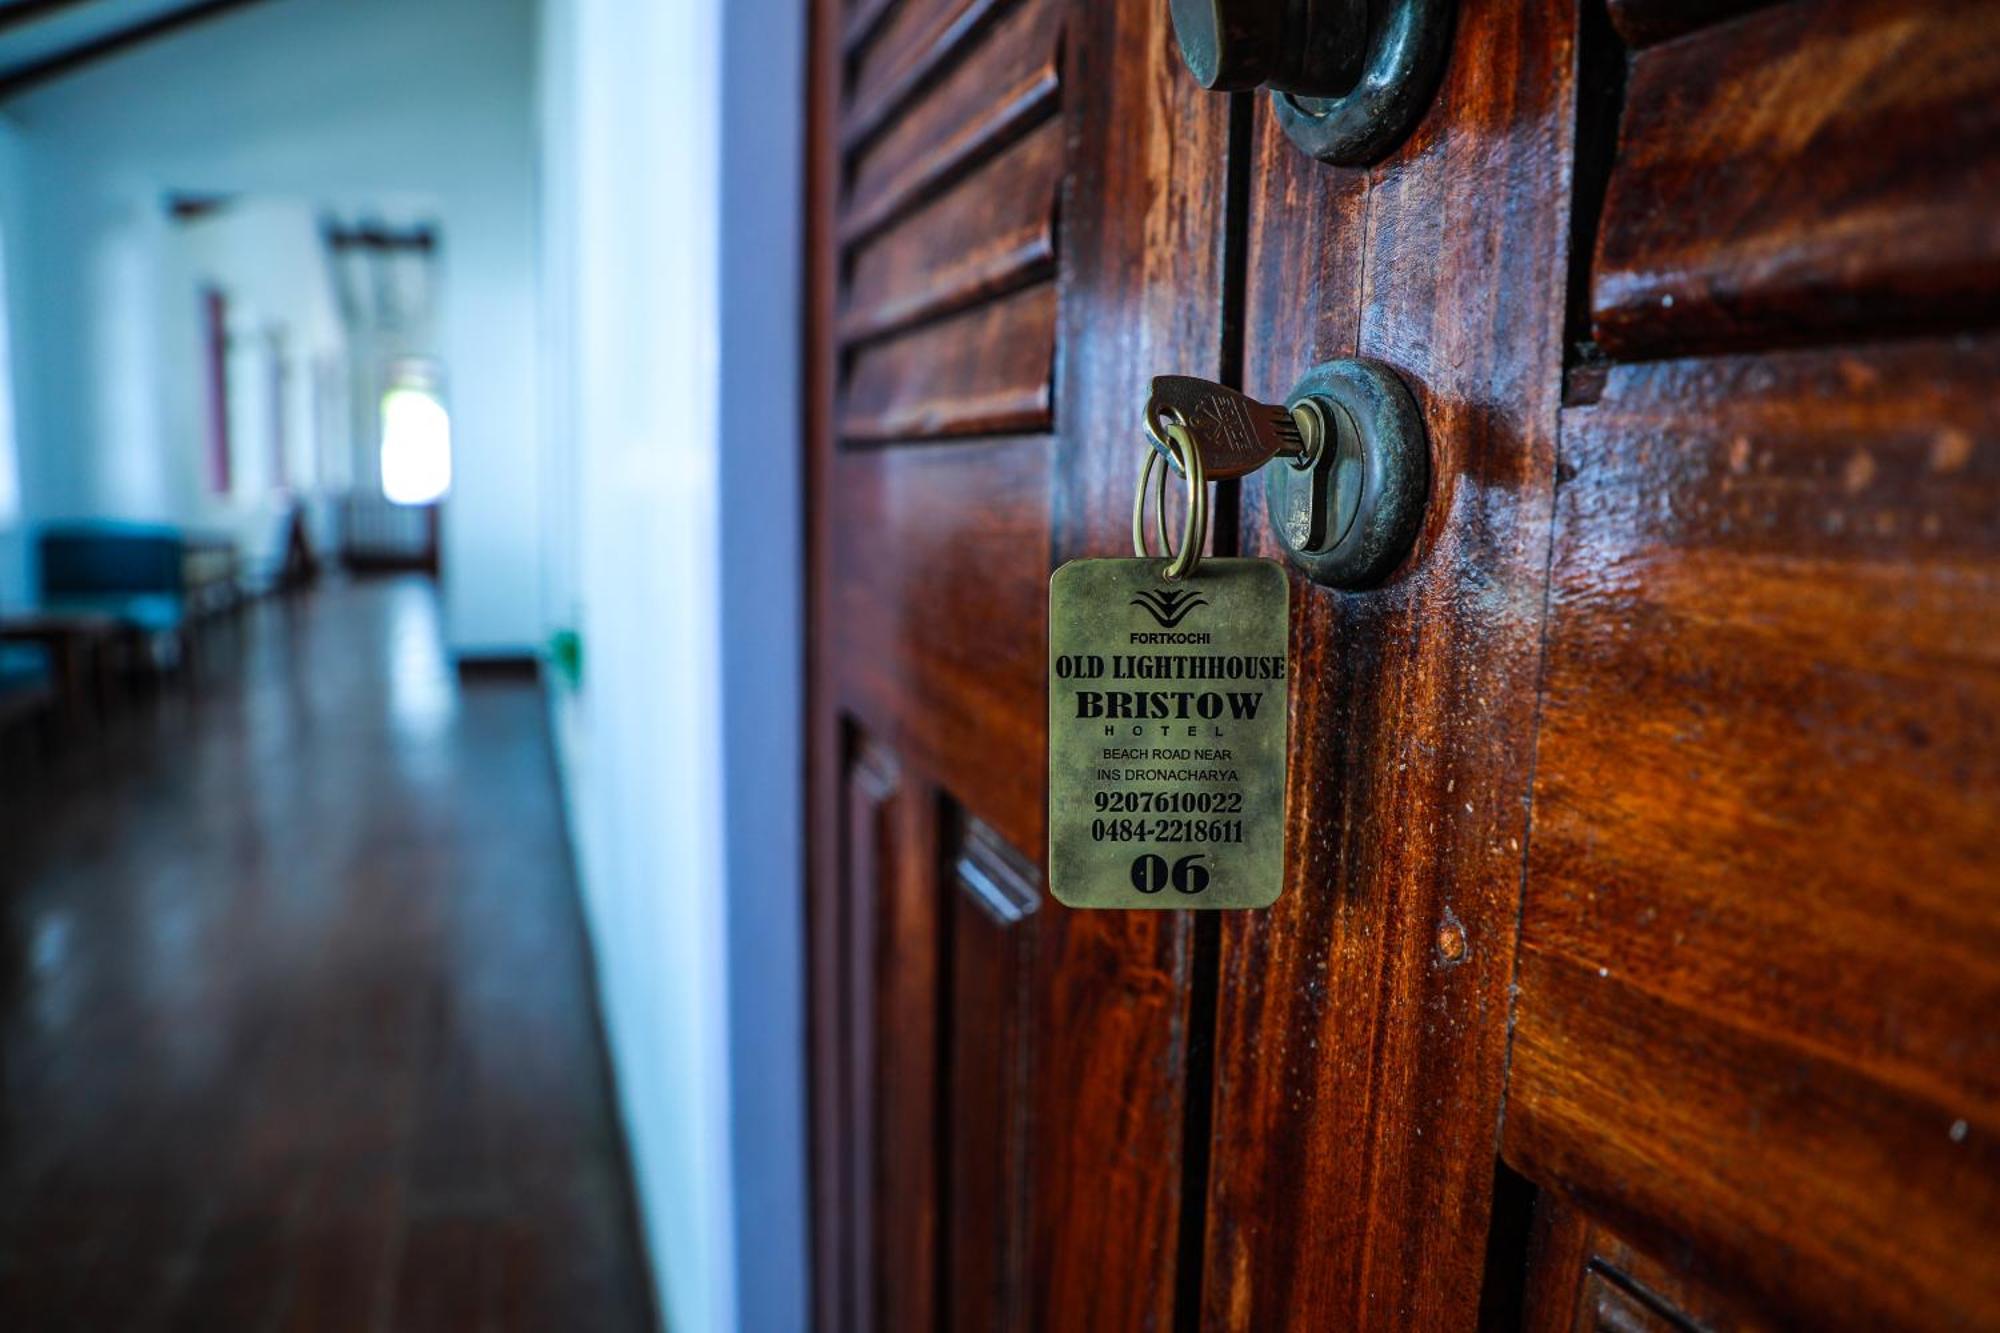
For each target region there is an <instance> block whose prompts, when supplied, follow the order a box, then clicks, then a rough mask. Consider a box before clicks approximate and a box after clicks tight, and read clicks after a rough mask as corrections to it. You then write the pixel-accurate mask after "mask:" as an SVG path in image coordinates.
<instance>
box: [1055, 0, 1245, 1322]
mask: <svg viewBox="0 0 2000 1333" xmlns="http://www.w3.org/2000/svg"><path fill="white" fill-rule="evenodd" d="M1066 31H1067V33H1068V36H1067V38H1066V40H1065V42H1064V69H1063V79H1062V86H1063V89H1064V101H1063V120H1064V125H1065V135H1066V138H1067V140H1068V142H1069V144H1070V170H1069V175H1068V177H1067V180H1066V182H1065V187H1064V194H1063V202H1062V205H1061V211H1060V217H1061V227H1060V230H1059V234H1058V239H1057V249H1058V261H1057V272H1058V284H1059V288H1060V290H1061V293H1062V308H1061V326H1060V327H1061V333H1060V337H1059V340H1058V345H1057V365H1058V371H1057V379H1058V382H1059V383H1060V384H1061V386H1062V388H1061V394H1060V398H1059V401H1058V403H1057V435H1056V440H1055V454H1054V467H1055V472H1054V477H1055V488H1054V513H1053V518H1054V530H1053V539H1052V542H1051V544H1050V547H1049V548H1048V551H1049V561H1048V564H1047V565H1046V566H1045V567H1044V574H1045V575H1046V573H1047V571H1048V570H1050V569H1052V568H1053V567H1054V566H1055V565H1056V564H1059V563H1060V562H1062V561H1064V560H1068V559H1070V558H1073V557H1077V556H1084V555H1118V554H1123V553H1125V552H1126V551H1129V549H1130V542H1131V538H1130V535H1129V523H1130V511H1129V505H1130V503H1131V496H1132V485H1133V482H1134V474H1135V471H1136V468H1137V466H1138V462H1139V450H1140V448H1142V447H1143V445H1142V442H1141V437H1140V433H1139V425H1138V416H1137V414H1138V412H1139V409H1140V407H1141V406H1142V402H1143V398H1142V395H1143V393H1144V391H1145V387H1146V385H1147V383H1148V381H1149V380H1150V378H1151V377H1152V376H1153V375H1155V374H1159V373H1161V372H1162V371H1163V370H1164V369H1168V368H1174V369H1180V370H1185V371H1188V372H1190V373H1194V374H1208V375H1213V374H1215V373H1217V371H1218V370H1219V356H1220V344H1221V338H1220V329H1221V326H1222V314H1223V287H1224V264H1223V257H1224V245H1225V235H1226V229H1225V227H1224V225H1223V224H1224V219H1225V213H1226V208H1227V201H1228V184H1227V182H1228V174H1227V173H1228V124H1229V121H1228V117H1229V106H1228V102H1227V100H1226V99H1223V98H1217V97H1212V96H1209V95H1207V94H1205V93H1202V92H1200V91H1199V90H1198V89H1197V88H1196V87H1195V85H1194V84H1193V82H1192V80H1189V79H1188V78H1187V77H1186V75H1185V73H1184V72H1183V71H1182V69H1181V67H1180V64H1179V57H1178V55H1177V54H1176V50H1175V46H1174V39H1173V33H1172V24H1171V22H1170V19H1169V15H1168V13H1167V8H1166V6H1164V5H1161V4H1158V3H1154V2H1153V0H1115V3H1110V2H1105V0H1087V2H1086V0H1078V2H1076V3H1072V4H1071V5H1070V6H1069V9H1068V15H1067V28H1066ZM1042 669H1043V670H1044V671H1045V670H1046V662H1044V664H1043V668H1042ZM1040 683H1041V682H1040V679H1039V677H1038V680H1037V685H1038V687H1039V685H1040ZM1034 847H1035V850H1036V854H1037V857H1038V859H1039V857H1040V855H1041V854H1042V851H1043V844H1042V843H1041V842H1037V843H1035V844H1034ZM1038 919H1039V922H1040V927H1039V935H1038V938H1037V941H1036V950H1037V960H1038V962H1037V966H1038V968H1039V969H1040V977H1039V979H1038V981H1037V986H1036V991H1035V997H1034V1004H1035V1006H1036V1012H1038V1013H1041V1014H1046V1015H1049V1016H1050V1019H1049V1021H1048V1023H1047V1024H1046V1025H1045V1030H1046V1033H1047V1036H1046V1037H1045V1039H1044V1041H1043V1043H1042V1045H1041V1046H1040V1047H1039V1049H1038V1051H1037V1055H1036V1065H1035V1073H1034V1088H1035V1104H1034V1123H1035V1124H1036V1125H1037V1126H1042V1127H1046V1128H1045V1129H1043V1130H1041V1131H1040V1132H1039V1133H1038V1136H1037V1138H1036V1140H1035V1143H1034V1146H1033V1149H1032V1151H1031V1154H1030V1170H1029V1176H1028V1182H1027V1185H1028V1189H1029V1197H1030V1199H1031V1200H1033V1204H1032V1212H1031V1215H1032V1217H1033V1226H1032V1229H1031V1232H1030V1240H1029V1264H1028V1284H1029V1285H1028V1307H1027V1309H1028V1326H1029V1327H1031V1328H1036V1329H1044V1328H1046V1329H1059V1328H1061V1329H1069V1328H1088V1329H1092V1330H1100V1329H1104V1330H1120V1329H1122V1330H1140V1329H1155V1330H1165V1329H1169V1328H1171V1327H1173V1323H1174V1319H1175V1317H1176V1315H1175V1308H1176V1289H1177V1284H1178V1283H1180V1282H1182V1281H1184V1280H1185V1279H1186V1278H1187V1277H1189V1276H1191V1275H1189V1274H1183V1273H1181V1272H1180V1269H1179V1263H1180V1257H1181V1247H1182V1239H1183V1238H1182V1236H1181V1231H1180V1218H1181V1214H1182V1205H1183V1197H1182V1188H1183V1172H1184V1170H1185V1168H1186V1165H1187V1163H1186V1162H1185V1160H1184V1158H1183V1151H1184V1149H1185V1146H1186V1145H1185V1144H1184V1142H1183V1136H1184V1126H1185V1116H1186V1113H1187V1098H1188V1096H1189V1095H1190V1089H1189V1088H1188V1086H1187V1079H1188V1076H1189V1075H1188V1058H1189V1043H1190V1039H1191V1034H1190V1031H1189V1027H1188V1022H1189V1002H1190V989H1191V974H1192V948H1191V945H1192V937H1193V933H1194V932H1193V929H1192V926H1191V923H1190V922H1188V921H1187V920H1186V919H1185V918H1182V917H1178V916H1176V915H1175V914H1170V913H1137V912H1133V913H1122V912H1075V911H1069V910H1067V909H1060V908H1056V907H1053V906H1052V907H1051V908H1049V909H1048V910H1045V911H1043V912H1041V913H1040V914H1038ZM1194 1095H1199V1089H1195V1090H1194Z"/></svg>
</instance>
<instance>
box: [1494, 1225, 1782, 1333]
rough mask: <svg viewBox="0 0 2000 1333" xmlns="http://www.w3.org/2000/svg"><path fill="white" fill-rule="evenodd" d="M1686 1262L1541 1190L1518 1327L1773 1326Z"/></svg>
mask: <svg viewBox="0 0 2000 1333" xmlns="http://www.w3.org/2000/svg"><path fill="white" fill-rule="evenodd" d="M1676 1248H1680V1247H1676ZM1687 1264H1688V1259H1687V1256H1685V1255H1684V1254H1683V1255H1679V1256H1677V1257H1676V1259H1675V1261H1674V1262H1671V1263H1665V1262H1662V1261H1660V1260H1658V1259H1656V1258H1654V1257H1653V1256H1651V1255H1649V1254H1646V1253H1643V1252H1642V1251H1640V1250H1638V1249H1636V1248H1635V1247H1633V1246H1632V1245H1631V1244H1629V1243H1628V1242H1627V1241H1625V1240H1624V1239H1623V1238H1622V1237H1620V1236H1618V1235H1617V1234H1616V1233H1614V1232H1612V1231H1611V1230H1609V1229H1608V1228H1607V1227H1605V1226H1604V1225H1603V1224H1602V1223H1600V1222H1597V1221H1595V1220H1594V1219H1592V1218H1591V1217H1590V1216H1589V1215H1588V1214H1587V1213H1585V1212H1584V1211H1583V1210H1582V1209H1581V1208H1579V1207H1578V1206H1577V1205H1576V1204H1575V1203H1574V1202H1573V1201H1572V1200H1570V1199H1568V1198H1566V1197H1565V1196H1564V1195H1562V1194H1561V1193H1559V1192H1557V1191H1555V1190H1544V1191H1543V1192H1542V1194H1541V1197H1540V1198H1539V1199H1538V1200H1537V1201H1536V1204H1535V1221H1534V1244H1533V1246H1532V1248H1531V1251H1530V1272H1529V1277H1528V1296H1527V1302H1526V1307H1527V1308H1526V1311H1525V1314H1524V1317H1523V1319H1522V1327H1523V1333H1687V1330H1689V1329H1714V1330H1723V1329H1727V1330H1729V1333H1772V1330H1774V1328H1775V1327H1776V1326H1774V1325H1771V1324H1768V1323H1765V1322H1764V1321H1762V1320H1760V1319H1757V1318H1755V1317H1753V1316H1751V1315H1749V1314H1747V1313H1746V1312H1745V1311H1744V1310H1743V1309H1742V1307H1741V1306H1739V1305H1737V1304H1736V1303H1735V1302H1732V1301H1729V1300H1726V1299H1724V1298H1722V1297H1719V1296H1718V1295H1717V1294H1716V1293H1715V1292H1713V1291H1711V1290H1709V1289H1708V1288H1706V1287H1704V1286H1703V1285H1702V1284H1701V1283H1699V1282H1698V1281H1696V1280H1695V1279H1694V1278H1693V1277H1691V1276H1690V1274H1689V1273H1688V1271H1687Z"/></svg>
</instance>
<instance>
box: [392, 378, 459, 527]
mask: <svg viewBox="0 0 2000 1333" xmlns="http://www.w3.org/2000/svg"><path fill="white" fill-rule="evenodd" d="M450 489H451V414H450V413H448V412H446V411H445V407H444V403H443V401H442V400H440V399H439V397H438V396H437V393H436V392H435V391H434V390H432V389H431V388H429V387H428V386H427V385H422V384H413V383H403V384H398V385H396V386H395V387H393V388H391V389H390V390H389V391H388V392H387V393H385V394H383V395H382V494H383V495H384V496H385V497H387V498H388V499H389V501H390V502H391V503H393V504H399V505H425V504H434V503H436V502H437V501H439V500H441V499H443V498H444V494H445V492H446V491H449V490H450Z"/></svg>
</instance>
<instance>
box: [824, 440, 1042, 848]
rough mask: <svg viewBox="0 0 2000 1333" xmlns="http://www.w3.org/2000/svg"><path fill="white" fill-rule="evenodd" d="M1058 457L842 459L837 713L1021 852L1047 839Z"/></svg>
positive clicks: (834, 560)
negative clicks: (872, 733)
mask: <svg viewBox="0 0 2000 1333" xmlns="http://www.w3.org/2000/svg"><path fill="white" fill-rule="evenodd" d="M1049 458H1050V451H1049V443H1048V441H1047V439H1045V438H1040V437H1027V438H1021V439H1000V440H981V441H976V442H966V443H962V444H932V445H905V446H898V447H895V448H890V449H874V450H847V451H843V452H842V453H841V454H840V455H839V456H838V457H837V458H836V459H834V460H833V464H832V477H831V480H832V487H831V492H832V501H833V509H834V511H835V512H836V513H838V514H840V515H841V517H842V524H841V528H840V532H839V534H838V537H837V546H836V548H835V549H834V550H833V551H832V552H831V553H830V555H829V560H830V562H831V565H832V569H833V572H834V574H835V578H834V580H833V587H832V589H831V590H830V599H831V600H830V610H831V611H832V614H831V615H829V616H828V618H827V624H826V630H825V632H826V634H827V636H828V642H829V643H830V645H831V648H832V652H833V654H834V655H835V657H836V658H837V660H839V661H840V662H841V663H842V664H843V665H842V670H841V672H840V679H839V682H838V689H839V699H840V701H841V704H842V706H843V707H844V708H846V709H849V710H851V711H852V713H853V714H854V715H856V716H860V717H865V718H867V719H869V720H870V721H871V723H872V724H873V725H875V726H878V727H881V728H883V729H884V731H885V733H886V734H889V735H893V736H894V737H895V738H896V744H897V746H898V747H899V749H900V750H901V752H902V753H903V755H904V756H905V757H906V758H909V759H912V760H915V761H917V762H919V763H921V764H922V765H923V766H924V767H925V769H926V770H927V771H928V772H929V773H931V774H932V775H934V776H935V778H936V780H937V781H938V782H939V783H940V784H941V785H942V786H943V787H945V789H946V790H948V791H950V792H951V793H952V794H953V796H954V797H956V798H957V799H958V800H960V801H962V802H964V803H965V805H966V806H967V808H968V809H971V810H974V811H976V812H978V814H979V816H980V817H981V818H983V819H985V820H986V821H987V822H988V823H989V824H990V825H991V826H992V827H994V828H995V829H998V830H999V831H1000V833H1001V836H1003V837H1004V838H1006V839H1007V840H1008V841H1010V842H1012V843H1013V844H1014V845H1015V846H1017V847H1037V846H1039V845H1040V844H1041V839H1042V828H1043V818H1044V814H1045V812H1044V810H1043V808H1042V773H1041V770H1042V767H1043V765H1044V751H1045V746H1046V741H1045V739H1044V733H1045V730H1046V728H1047V725H1048V717H1047V711H1048V710H1047V707H1046V702H1045V700H1044V696H1043V694H1042V673H1043V672H1044V671H1045V670H1046V669H1047V657H1048V649H1047V646H1046V645H1047V638H1046V635H1045V631H1044V627H1043V621H1044V619H1045V606H1046V601H1047V596H1048V590H1047V584H1046V578H1045V575H1044V574H1043V572H1042V569H1041V565H1040V561H1039V560H1037V559H1035V558H1034V554H1033V553H1034V552H1037V551H1043V550H1046V549H1048V542H1049V499H1050V496H1049ZM1024 553H1025V556H1026V558H1024ZM953 626H956V627H958V629H957V630H956V631H952V630H951V629H950V627H953Z"/></svg>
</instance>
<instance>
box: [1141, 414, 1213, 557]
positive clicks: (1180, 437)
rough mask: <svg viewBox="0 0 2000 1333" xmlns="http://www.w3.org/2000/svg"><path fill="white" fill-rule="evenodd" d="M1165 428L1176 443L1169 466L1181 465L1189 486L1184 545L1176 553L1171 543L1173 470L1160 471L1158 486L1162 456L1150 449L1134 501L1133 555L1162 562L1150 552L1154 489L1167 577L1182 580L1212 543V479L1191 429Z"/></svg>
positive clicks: (1176, 425)
mask: <svg viewBox="0 0 2000 1333" xmlns="http://www.w3.org/2000/svg"><path fill="white" fill-rule="evenodd" d="M1150 424H1151V423H1150V422H1149V423H1148V425H1149V426H1150ZM1163 424H1164V425H1165V428H1166V431H1167V435H1168V437H1169V439H1170V440H1171V442H1172V453H1171V454H1169V455H1168V462H1169V464H1170V465H1171V464H1173V463H1178V464H1180V467H1181V471H1182V472H1183V474H1184V475H1185V476H1186V477H1187V482H1188V504H1187V516H1186V517H1185V518H1184V519H1183V520H1182V521H1181V544H1180V548H1179V549H1178V550H1176V549H1175V548H1174V547H1173V546H1172V544H1171V543H1170V542H1169V541H1168V540H1167V476H1168V473H1169V472H1170V471H1171V467H1165V468H1160V474H1159V480H1158V482H1157V483H1154V480H1153V469H1154V468H1155V466H1157V465H1158V463H1159V461H1160V459H1159V455H1158V454H1156V453H1155V452H1154V451H1153V450H1151V449H1148V450H1147V451H1146V456H1145V459H1144V461H1143V462H1141V463H1140V465H1139V489H1138V492H1137V493H1136V494H1135V495H1133V497H1132V553H1133V554H1134V555H1137V556H1139V557H1140V558H1141V559H1157V558H1159V557H1156V556H1154V555H1153V553H1152V552H1151V551H1149V550H1147V549H1146V489H1147V487H1148V486H1149V485H1152V486H1153V489H1154V491H1155V493H1156V495H1155V502H1154V505H1153V531H1154V533H1155V534H1156V536H1157V539H1158V541H1159V544H1160V550H1161V551H1162V553H1163V554H1164V555H1165V557H1167V567H1166V569H1165V570H1164V571H1163V577H1165V578H1168V579H1182V578H1186V577H1187V576H1188V575H1190V574H1192V573H1194V571H1195V569H1196V567H1197V566H1199V565H1200V564H1201V548H1202V547H1203V546H1204V545H1206V544H1207V542H1208V476H1207V472H1206V471H1205V469H1204V468H1203V467H1202V462H1201V450H1200V449H1199V448H1197V447H1196V445H1195V442H1194V436H1193V434H1192V433H1190V432H1189V430H1188V428H1187V427H1186V426H1184V425H1182V424H1181V423H1180V422H1178V421H1167V422H1165V423H1163ZM1148 433H1150V430H1149V432H1148Z"/></svg>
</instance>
